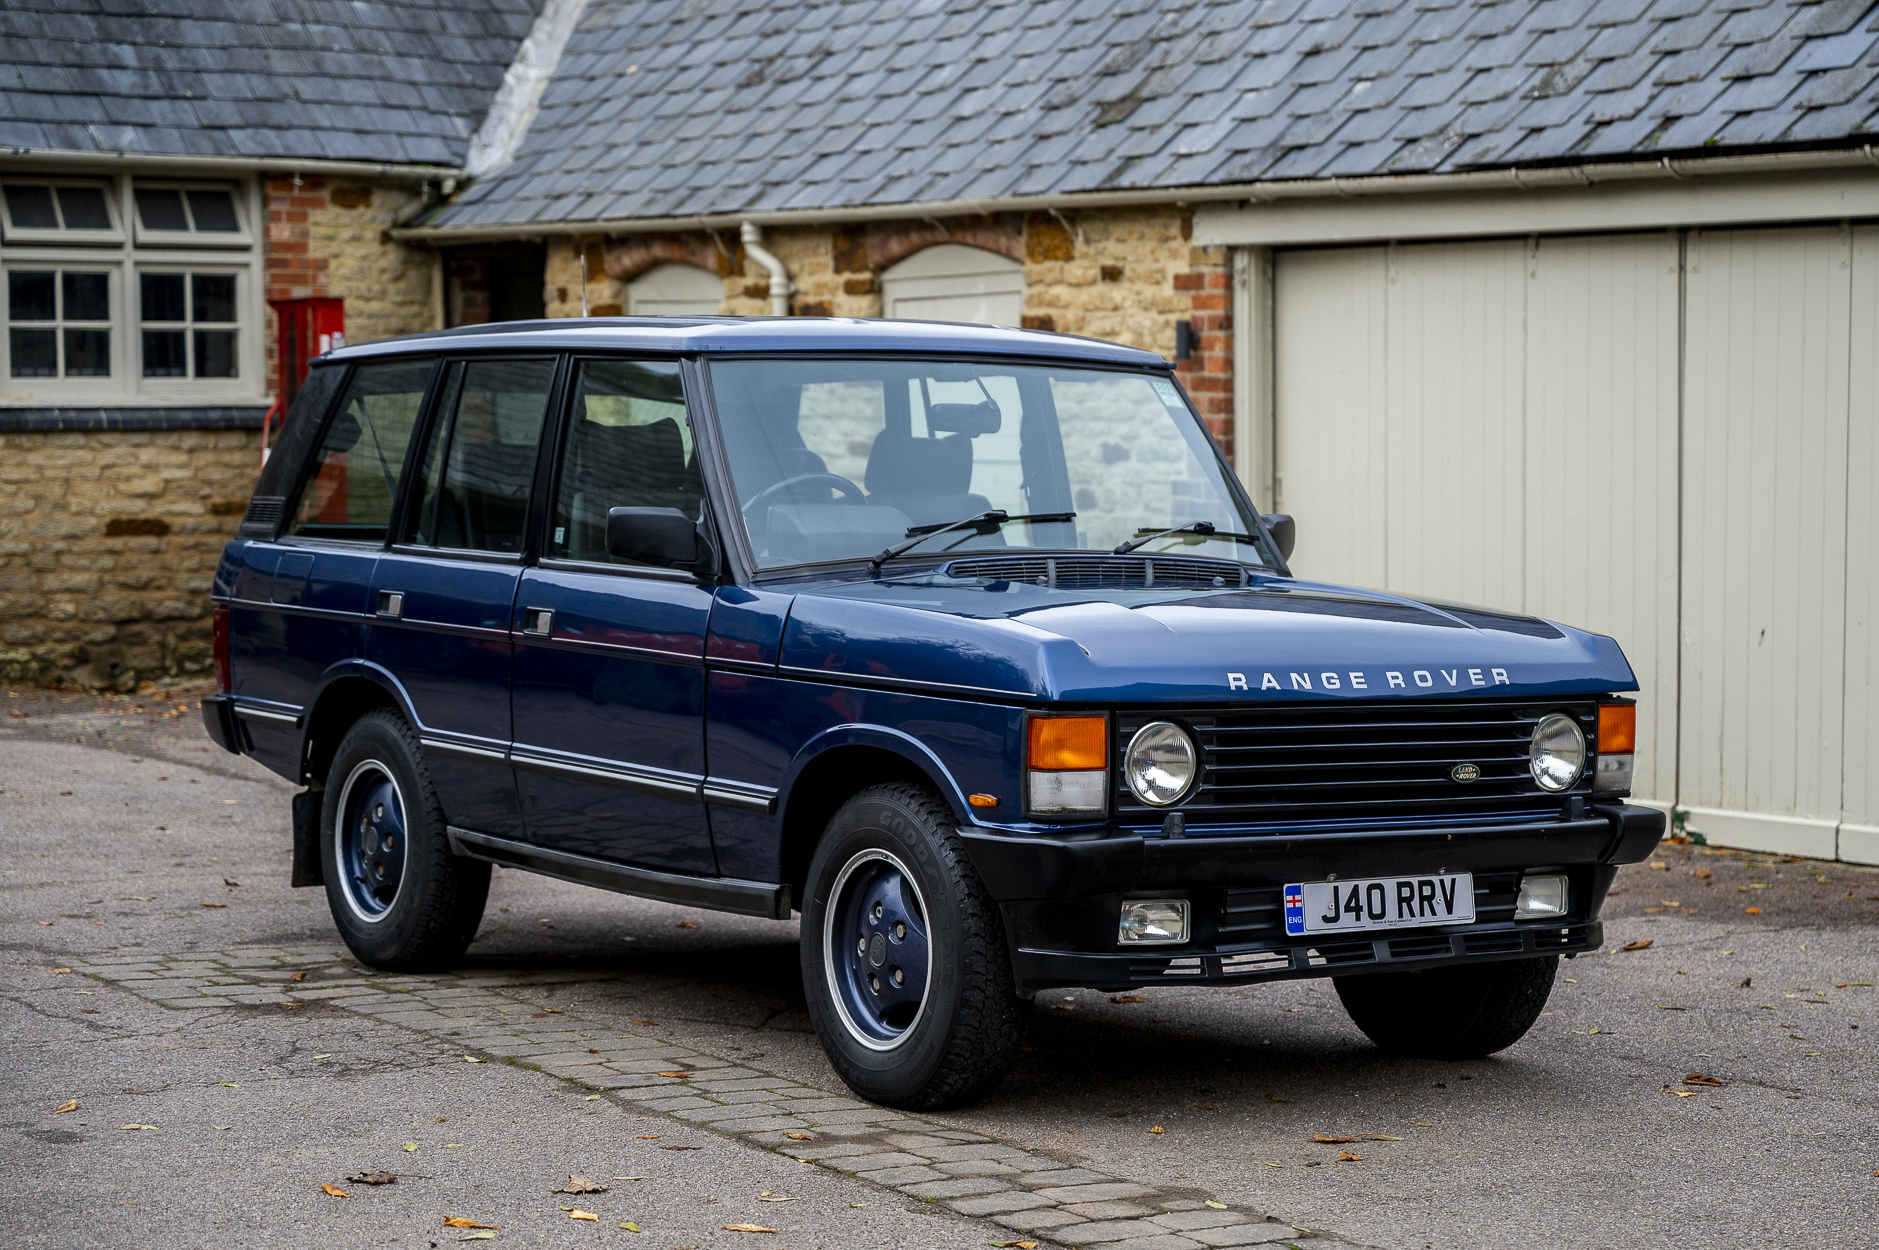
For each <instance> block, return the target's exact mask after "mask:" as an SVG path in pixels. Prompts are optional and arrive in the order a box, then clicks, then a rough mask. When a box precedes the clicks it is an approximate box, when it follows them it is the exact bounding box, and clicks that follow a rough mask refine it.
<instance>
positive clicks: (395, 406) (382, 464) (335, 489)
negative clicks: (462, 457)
mask: <svg viewBox="0 0 1879 1250" xmlns="http://www.w3.org/2000/svg"><path fill="white" fill-rule="evenodd" d="M434 364H435V362H434V361H431V360H398V361H390V362H387V363H385V364H372V365H361V366H359V367H358V368H357V369H355V370H354V371H353V374H352V379H351V381H349V382H348V383H347V384H346V391H345V394H344V395H342V396H341V397H340V400H339V404H338V406H337V408H336V409H335V410H334V412H333V415H332V418H331V420H329V421H328V422H327V425H326V429H325V430H324V431H323V432H322V433H321V435H320V441H319V444H318V446H317V448H316V449H315V451H314V453H313V458H312V461H311V463H310V464H309V465H308V468H307V475H306V484H305V485H304V486H303V487H301V490H300V499H299V502H298V503H297V504H296V505H295V506H294V511H293V519H292V521H291V522H290V523H289V525H288V529H287V532H288V533H289V534H292V535H294V536H296V537H300V538H329V539H340V540H343V541H350V542H364V543H382V542H384V541H385V534H386V532H387V530H388V529H389V527H390V525H391V511H392V504H393V503H394V502H395V501H396V500H397V498H398V479H399V477H400V476H401V475H402V474H403V472H404V463H405V451H406V449H407V448H408V447H409V446H410V444H411V436H412V434H413V433H414V432H415V431H416V429H417V423H418V415H419V413H420V412H422V411H423V408H424V393H425V390H426V389H427V388H428V387H429V385H430V380H431V374H432V372H433V368H434Z"/></svg>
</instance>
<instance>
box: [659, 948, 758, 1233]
mask: <svg viewBox="0 0 1879 1250" xmlns="http://www.w3.org/2000/svg"><path fill="white" fill-rule="evenodd" d="M672 927H673V928H675V929H702V928H704V927H705V926H703V925H701V924H699V923H698V922H697V921H696V920H681V921H679V922H678V923H677V924H675V925H673V926H672ZM725 1227H726V1228H729V1227H730V1225H729V1224H726V1225H725ZM744 1231H749V1230H744Z"/></svg>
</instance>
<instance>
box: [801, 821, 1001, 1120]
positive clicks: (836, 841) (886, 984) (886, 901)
mask: <svg viewBox="0 0 1879 1250" xmlns="http://www.w3.org/2000/svg"><path fill="white" fill-rule="evenodd" d="M952 824H953V822H952V813H951V812H950V811H949V810H948V809H947V807H946V805H945V804H944V803H942V802H941V801H940V799H939V798H938V796H936V795H934V794H933V793H932V792H931V791H929V790H926V789H924V788H922V787H918V786H912V785H905V784H895V785H881V786H874V787H872V788H870V789H867V790H864V791H862V792H861V793H860V794H857V795H856V796H854V797H853V798H851V799H850V800H848V802H847V803H845V804H843V805H842V808H841V810H840V811H838V812H836V814H835V817H834V819H832V820H831V821H830V822H829V826H828V829H827V831H826V832H825V833H824V834H823V837H822V841H821V843H820V844H819V845H818V846H817V847H816V853H815V857H814V859H813V860H812V861H811V862H810V865H809V878H808V884H807V888H806V889H805V891H804V897H803V904H802V969H803V986H804V989H805V991H806V994H807V997H808V1000H809V1015H810V1018H811V1020H812V1021H813V1022H814V1024H815V1029H816V1035H817V1037H819V1038H820V1039H821V1041H822V1048H823V1050H824V1051H826V1052H827V1054H828V1057H829V1062H830V1063H832V1064H833V1065H834V1066H835V1070H836V1072H837V1073H838V1074H840V1076H841V1078H842V1079H843V1080H844V1081H846V1082H847V1083H848V1085H849V1087H850V1088H851V1089H853V1090H854V1091H855V1092H856V1093H858V1094H860V1095H861V1096H862V1097H863V1098H866V1099H868V1100H870V1101H872V1102H878V1103H884V1104H887V1105H889V1106H895V1107H906V1108H934V1107H942V1106H956V1105H958V1104H961V1103H965V1102H969V1101H971V1100H972V1099H974V1098H977V1097H979V1096H981V1095H983V1094H984V1093H985V1092H987V1091H988V1090H990V1089H991V1088H992V1087H993V1086H995V1085H996V1084H998V1082H999V1081H1000V1080H1002V1079H1003V1078H1004V1075H1005V1073H1006V1072H1007V1071H1008V1070H1009V1069H1010V1067H1011V1062H1012V1060H1013V1059H1014V1058H1015V1057H1016V1055H1017V1050H1018V1044H1019V1041H1020V1038H1021V1027H1022V1026H1021V1015H1020V1012H1019V1007H1018V1000H1017V997H1016V995H1015V994H1014V993H1013V991H1012V981H1011V961H1010V958H1009V956H1008V955H1007V953H1006V950H1005V936H1004V928H1003V926H1002V925H1001V924H1000V922H999V917H998V909H997V905H996V904H995V903H993V901H992V899H991V897H990V896H989V895H988V894H986V892H985V886H984V885H983V884H982V883H981V882H980V881H979V878H978V874H977V873H976V872H975V871H973V868H972V865H971V863H970V861H968V860H967V858H966V854H965V848H964V847H963V846H962V845H960V842H959V838H958V835H957V834H955V833H954V832H953V828H952Z"/></svg>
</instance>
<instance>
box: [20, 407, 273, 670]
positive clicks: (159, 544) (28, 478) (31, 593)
mask: <svg viewBox="0 0 1879 1250" xmlns="http://www.w3.org/2000/svg"><path fill="white" fill-rule="evenodd" d="M259 446H260V436H259V435H258V434H257V433H254V432H252V431H248V430H161V431H142V432H128V431H125V432H103V433H91V432H87V433H69V432H68V433H6V434H0V681H8V682H19V681H51V680H56V679H64V680H71V681H76V682H78V683H79V684H81V685H95V686H106V687H113V688H118V689H130V688H131V687H133V686H134V685H135V684H136V683H137V682H138V681H141V680H148V679H151V678H156V677H163V676H174V675H177V674H182V673H201V672H206V671H208V669H209V667H210V655H209V628H208V625H209V598H208V593H209V584H210V580H211V579H212V578H213V577H214V574H215V564H216V560H217V559H218V558H219V557H220V555H221V552H222V544H223V543H225V542H227V541H228V539H229V538H231V537H233V535H234V532H235V527H236V526H237V525H238V524H239V523H240V521H241V513H242V510H243V509H244V508H245V507H246V506H247V503H248V495H249V493H250V492H251V490H252V488H253V485H254V475H255V470H256V468H257V466H258V463H259Z"/></svg>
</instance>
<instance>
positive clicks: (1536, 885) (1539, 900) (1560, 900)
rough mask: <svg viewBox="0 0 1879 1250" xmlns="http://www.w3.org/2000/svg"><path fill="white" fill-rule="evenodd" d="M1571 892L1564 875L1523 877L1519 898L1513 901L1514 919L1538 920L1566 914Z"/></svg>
mask: <svg viewBox="0 0 1879 1250" xmlns="http://www.w3.org/2000/svg"><path fill="white" fill-rule="evenodd" d="M1571 897H1572V892H1571V891H1570V890H1569V889H1567V887H1566V878H1564V877H1523V878H1522V879H1521V882H1520V898H1519V899H1518V900H1517V901H1516V902H1515V903H1514V919H1515V920H1540V919H1544V918H1548V917H1552V916H1563V915H1565V914H1566V903H1567V901H1568V900H1569V899H1570V898H1571Z"/></svg>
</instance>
